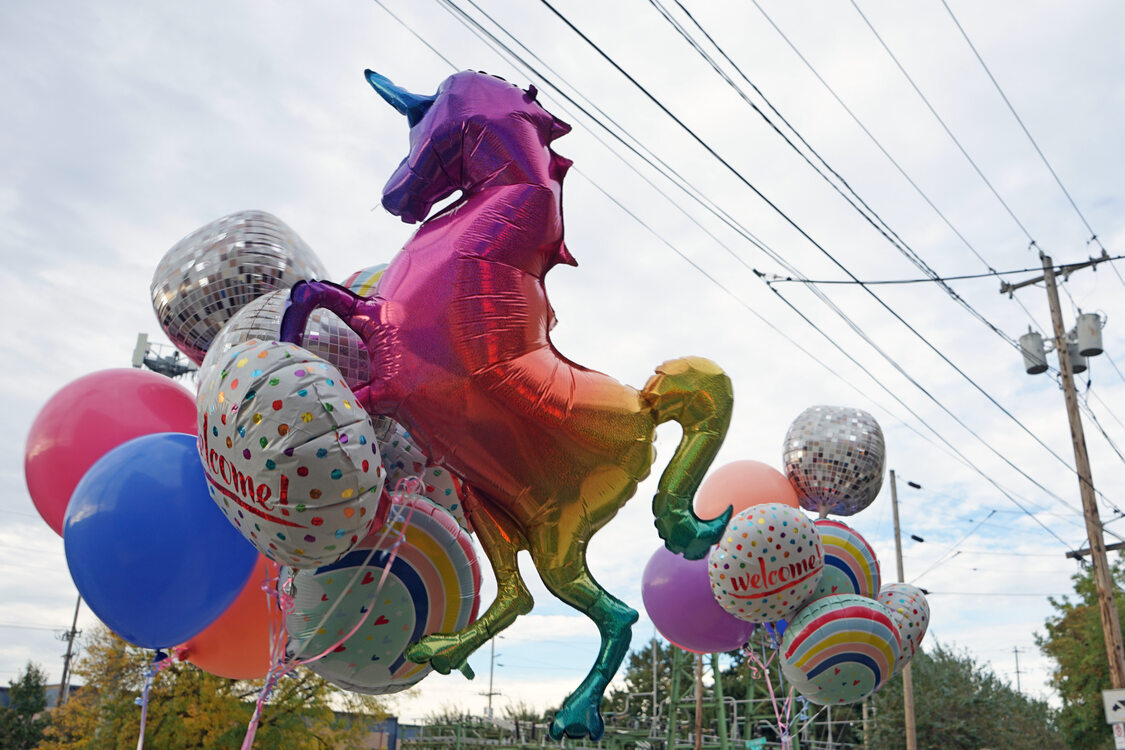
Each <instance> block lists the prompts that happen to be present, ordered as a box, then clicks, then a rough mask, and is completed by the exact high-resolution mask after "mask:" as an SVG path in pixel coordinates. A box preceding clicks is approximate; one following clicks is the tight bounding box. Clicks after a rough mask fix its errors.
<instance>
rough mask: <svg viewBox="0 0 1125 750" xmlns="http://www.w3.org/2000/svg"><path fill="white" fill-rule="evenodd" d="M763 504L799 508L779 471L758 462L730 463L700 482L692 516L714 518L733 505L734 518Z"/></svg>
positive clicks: (795, 494)
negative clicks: (754, 506)
mask: <svg viewBox="0 0 1125 750" xmlns="http://www.w3.org/2000/svg"><path fill="white" fill-rule="evenodd" d="M763 503H781V504H782V505H788V506H790V507H793V508H799V507H800V504H799V502H798V500H797V490H795V489H793V485H792V484H790V483H789V480H788V479H787V478H786V476H785V475H784V474H782V473H781V472H780V471H778V470H777V469H775V468H773V467H772V466H770V465H769V464H764V463H762V462H761V461H750V460H744V461H732V462H731V463H729V464H724V465H723V466H720V467H719V468H718V469H716V470H715V471H714V472H712V473H711V475H710V476H708V477H707V478H706V479H705V480H703V484H702V485H700V487H699V491H698V492H696V493H695V514H696V515H697V516H699V517H700V518H716V517H717V516H718V515H719V514H720V513H722V512H723V511H724V510H726V509H727V507H728V506H733V507H734V512H735V514H736V515H737V514H738V513H740V512H742V511H744V510H746V509H747V508H749V507H750V506H751V505H761V504H763Z"/></svg>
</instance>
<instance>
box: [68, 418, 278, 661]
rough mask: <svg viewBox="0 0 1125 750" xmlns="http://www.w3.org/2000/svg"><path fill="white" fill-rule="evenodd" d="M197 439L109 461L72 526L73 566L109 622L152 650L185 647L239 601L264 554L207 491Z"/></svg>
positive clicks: (176, 437)
mask: <svg viewBox="0 0 1125 750" xmlns="http://www.w3.org/2000/svg"><path fill="white" fill-rule="evenodd" d="M195 442H196V439H195V436H193V435H184V434H180V433H174V432H162V433H157V434H154V435H146V436H144V437H139V438H136V439H134V440H130V441H129V442H127V443H124V444H122V445H120V446H118V447H117V448H115V449H113V450H112V451H110V452H109V453H107V454H105V455H104V456H102V458H101V459H99V460H98V461H97V463H95V464H94V465H93V466H91V467H90V469H89V470H88V471H87V472H86V474H85V476H83V477H82V480H81V481H80V482H79V483H78V486H77V487H76V488H75V489H74V494H73V495H72V496H71V501H70V505H69V506H68V507H67V511H66V518H65V520H64V522H63V546H64V547H65V549H66V562H67V565H68V567H69V568H70V575H71V577H72V578H73V579H74V584H75V586H77V587H78V592H79V593H80V594H82V598H83V599H85V600H86V603H87V604H88V605H89V606H90V609H91V610H93V612H94V614H96V615H97V616H98V617H99V618H100V619H101V620H102V622H104V623H105V624H106V625H108V626H109V627H110V629H111V630H113V631H114V632H115V633H117V634H118V635H120V636H121V637H122V638H124V639H125V640H127V641H129V642H130V643H133V644H136V645H138V646H142V647H145V648H160V647H167V646H175V645H178V644H180V643H183V642H184V641H187V640H188V639H190V638H191V637H192V636H194V635H196V634H197V633H199V632H200V631H202V630H203V629H204V628H206V627H207V626H208V625H210V624H211V623H212V622H213V621H214V620H215V619H216V618H218V616H219V615H221V614H222V613H223V612H224V611H225V610H226V609H227V607H228V606H229V605H230V604H231V602H233V601H234V599H235V597H237V596H238V594H239V592H240V591H241V590H242V588H243V586H244V585H245V584H246V581H247V580H248V579H249V578H250V573H251V572H252V570H253V568H254V562H255V560H256V558H257V551H256V550H255V549H254V547H253V546H251V545H250V543H249V542H247V541H246V540H245V539H243V538H242V535H241V534H239V533H238V530H237V529H236V528H235V527H234V526H233V525H231V523H230V522H229V521H227V519H226V517H225V516H224V515H223V513H222V511H221V510H219V508H218V506H217V505H215V503H214V501H212V500H211V497H210V495H209V494H208V492H207V478H206V476H205V474H204V473H203V464H202V463H201V461H200V460H199V454H198V453H197V451H196V446H195Z"/></svg>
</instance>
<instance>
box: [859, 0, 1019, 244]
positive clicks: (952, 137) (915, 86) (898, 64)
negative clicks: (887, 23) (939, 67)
mask: <svg viewBox="0 0 1125 750" xmlns="http://www.w3.org/2000/svg"><path fill="white" fill-rule="evenodd" d="M850 2H851V4H852V7H853V8H855V10H856V13H858V14H859V17H860V18H862V19H863V22H864V23H865V24H867V28H868V29H870V30H871V33H872V34H874V35H875V38H876V39H877V40H879V44H880V45H882V47H883V49H884V50H885V51H886V53H887V54H888V55H889V56H890V58H891V60H893V61H894V64H895V67H897V68H898V69H899V72H901V73H902V75H903V76H905V77H906V80H907V81H908V82H909V83H910V86H911V88H913V89H914V93H916V94H918V96H919V98H921V100H922V102H923V103H924V104H925V105H926V108H927V109H929V110H930V114H932V115H933V116H934V118H935V119H936V120H937V121H938V123H939V124H940V125H941V127H942V130H944V131H945V134H946V135H948V136H949V138H950V140H952V141H953V143H954V145H955V146H957V150H959V151H960V152H961V155H962V156H964V157H965V159H966V160H967V161H968V162H969V164H971V165H972V167H973V169H974V170H975V171H976V173H977V176H978V177H980V178H981V180H982V181H983V182H984V184H985V185H987V186H988V189H989V190H990V191H992V194H993V195H994V196H996V200H998V201H999V202H1000V205H1001V206H1003V207H1004V210H1005V211H1007V212H1008V216H1011V217H1012V221H1014V222H1015V223H1016V225H1017V226H1018V227H1019V228H1020V229H1021V230H1022V231H1023V233H1024V234H1025V235H1026V236H1027V240H1028V242H1031V243H1034V242H1035V238H1034V237H1032V236H1031V232H1029V231H1028V230H1027V227H1025V226H1024V225H1023V222H1022V221H1020V220H1019V218H1018V217H1017V216H1016V214H1015V212H1014V211H1012V208H1011V206H1009V205H1008V204H1007V202H1006V201H1005V200H1004V199H1003V198H1002V197H1000V193H999V192H997V190H996V188H995V187H993V186H992V183H991V182H989V180H988V178H987V177H985V176H984V172H982V171H981V168H980V167H979V166H977V163H976V162H975V161H973V157H971V156H969V152H968V151H966V150H965V147H964V146H962V145H961V141H959V140H957V136H955V135H953V131H952V130H950V129H949V126H948V125H946V124H945V120H944V119H942V117H941V115H939V114H938V111H937V110H936V109H934V105H932V104H930V100H929V99H927V98H926V95H925V94H923V93H922V89H920V88H918V84H916V83H915V82H914V79H913V78H911V77H910V74H909V73H907V72H906V68H904V67H903V66H902V63H901V62H899V59H898V57H896V56H895V53H894V52H892V51H891V48H890V47H889V46H888V45H887V43H886V42H885V41H883V37H882V36H880V35H879V32H878V31H877V30H876V29H875V26H874V25H872V23H871V21H870V20H868V18H867V16H866V15H864V13H863V10H861V9H860V7H859V5H858V4H857V3H856V0H850Z"/></svg>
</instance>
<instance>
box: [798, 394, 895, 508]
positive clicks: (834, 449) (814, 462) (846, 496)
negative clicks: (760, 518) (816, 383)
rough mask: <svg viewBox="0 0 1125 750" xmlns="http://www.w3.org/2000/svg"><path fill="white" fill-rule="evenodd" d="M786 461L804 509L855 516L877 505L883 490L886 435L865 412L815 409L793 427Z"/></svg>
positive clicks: (837, 408)
mask: <svg viewBox="0 0 1125 750" xmlns="http://www.w3.org/2000/svg"><path fill="white" fill-rule="evenodd" d="M784 461H785V474H786V475H787V476H788V477H789V481H790V482H792V483H793V486H794V487H795V488H796V490H797V496H798V498H799V499H800V502H801V507H802V508H804V509H805V510H810V511H815V512H817V513H820V514H821V515H825V514H828V513H834V514H836V515H840V516H850V515H853V514H855V513H858V512H860V511H861V510H863V509H864V508H866V507H867V506H868V505H870V504H871V503H872V502H874V501H875V497H876V496H877V495H878V494H879V489H880V488H881V487H882V486H883V471H884V468H885V466H886V447H885V445H884V443H883V431H882V430H881V429H880V428H879V423H878V422H876V421H875V418H874V417H872V416H871V415H870V414H868V413H867V412H865V411H863V410H862V409H852V408H848V407H843V406H813V407H810V408H808V409H805V411H803V412H801V415H800V416H799V417H797V418H796V419H795V420H794V421H793V424H792V425H790V426H789V431H788V432H787V433H786V434H785V445H784Z"/></svg>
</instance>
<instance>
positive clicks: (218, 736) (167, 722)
mask: <svg viewBox="0 0 1125 750" xmlns="http://www.w3.org/2000/svg"><path fill="white" fill-rule="evenodd" d="M152 658H153V652H151V651H146V650H144V649H140V648H137V647H135V646H131V645H129V644H127V643H125V641H123V640H121V639H120V638H118V637H117V636H116V635H114V634H113V633H111V632H109V631H108V630H106V629H104V628H100V629H98V630H97V631H95V632H94V634H93V635H92V637H91V638H90V640H89V643H88V644H87V646H86V652H85V655H84V656H83V658H82V659H80V660H79V662H78V664H77V665H76V666H75V669H74V673H75V675H77V676H78V677H79V678H82V679H83V680H84V681H85V684H84V685H83V686H82V688H81V689H80V690H77V691H76V692H75V693H74V694H73V695H72V697H71V699H70V700H69V701H68V702H67V704H66V705H65V706H63V707H62V708H60V709H58V710H57V711H55V713H54V717H53V719H54V721H53V723H52V726H51V727H50V728H49V729H48V731H47V732H46V734H45V739H44V741H43V743H42V744H40V745H39V747H40V748H41V749H42V750H87V749H90V750H92V749H93V748H98V749H99V750H101V748H106V749H107V750H109V749H111V748H119V749H120V750H127V749H128V748H133V747H135V746H136V744H137V738H138V736H139V734H140V714H141V709H140V708H139V707H138V706H137V705H136V700H137V698H138V697H139V696H140V695H141V690H142V687H143V684H144V672H145V670H146V669H147V668H148V667H149V665H150V664H151V661H152ZM261 687H262V682H261V681H238V680H227V679H224V678H221V677H216V676H214V675H211V674H208V673H206V672H204V671H203V670H201V669H198V668H196V667H195V666H193V665H191V664H187V663H180V662H176V661H174V660H173V661H172V663H171V664H170V665H169V666H167V667H166V668H164V669H162V670H161V671H160V672H159V673H158V674H157V675H156V677H155V679H154V681H153V684H152V689H151V691H150V696H149V708H148V719H147V726H146V730H145V744H146V745H147V746H150V747H153V748H161V749H162V750H163V749H165V748H166V749H167V750H176V749H177V748H198V747H207V748H238V747H240V746H241V744H242V739H243V737H244V736H245V734H246V726H247V724H248V723H249V721H250V716H251V713H252V712H253V709H254V701H255V699H256V698H257V695H258V693H259V691H260V690H261ZM333 706H336V707H338V708H342V709H343V711H342V712H341V714H340V715H338V714H337V713H336V711H334V710H333ZM383 716H384V713H383V711H382V707H381V705H380V704H379V702H378V701H377V700H376V699H374V698H372V697H370V696H361V695H356V694H354V693H343V692H341V691H339V690H337V689H335V688H333V687H332V686H331V685H330V684H328V683H327V682H326V681H325V680H323V679H321V678H320V677H318V676H317V675H315V674H313V673H312V672H310V671H308V670H305V669H298V670H297V671H296V673H295V674H294V675H293V676H292V677H287V678H283V679H282V680H280V681H279V682H278V684H277V686H276V688H275V689H274V691H273V693H272V695H271V698H270V701H269V703H267V704H266V706H265V708H264V710H263V713H262V718H261V722H260V724H259V728H258V733H257V738H256V740H255V743H254V746H255V747H256V748H287V749H288V748H295V749H300V750H304V749H306V748H308V749H310V750H311V749H313V748H332V747H353V746H355V745H356V744H357V743H358V741H359V740H360V739H361V738H362V737H363V736H364V735H366V734H367V732H368V731H369V725H370V724H371V723H373V722H374V721H377V720H379V719H381V718H383Z"/></svg>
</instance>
